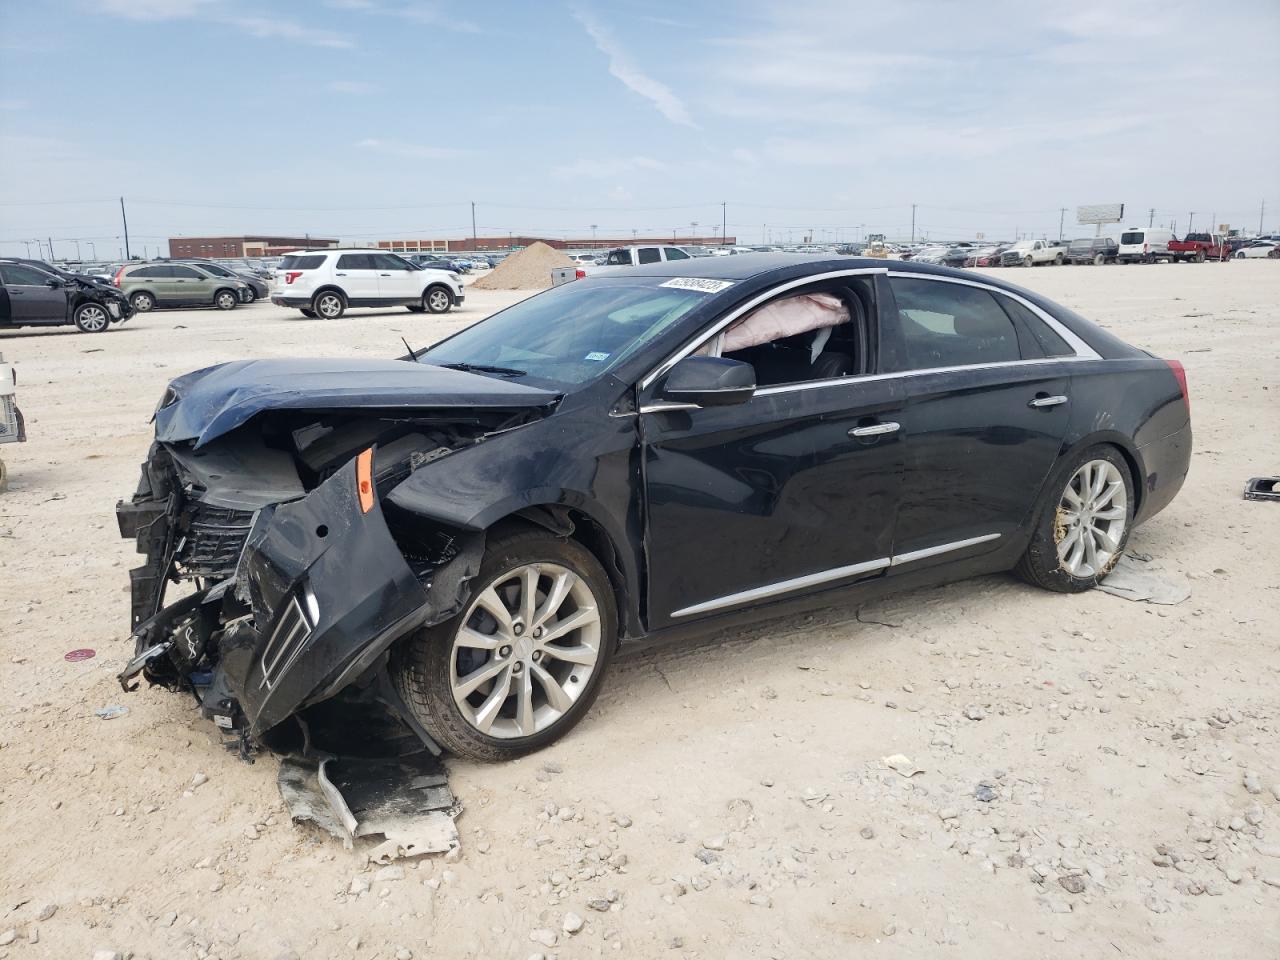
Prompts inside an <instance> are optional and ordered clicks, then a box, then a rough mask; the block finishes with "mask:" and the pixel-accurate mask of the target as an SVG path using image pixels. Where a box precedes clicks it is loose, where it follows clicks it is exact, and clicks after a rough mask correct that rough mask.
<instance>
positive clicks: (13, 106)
mask: <svg viewBox="0 0 1280 960" xmlns="http://www.w3.org/2000/svg"><path fill="white" fill-rule="evenodd" d="M29 106H31V104H30V103H29V102H28V101H26V100H0V110H25V109H27V107H29Z"/></svg>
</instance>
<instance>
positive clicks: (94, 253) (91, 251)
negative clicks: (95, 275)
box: [89, 240, 98, 260]
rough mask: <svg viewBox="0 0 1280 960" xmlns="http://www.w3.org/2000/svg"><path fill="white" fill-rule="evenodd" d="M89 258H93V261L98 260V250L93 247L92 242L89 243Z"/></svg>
mask: <svg viewBox="0 0 1280 960" xmlns="http://www.w3.org/2000/svg"><path fill="white" fill-rule="evenodd" d="M89 256H91V257H93V259H95V260H97V259H98V248H97V247H95V246H94V245H93V241H92V240H90V241H89Z"/></svg>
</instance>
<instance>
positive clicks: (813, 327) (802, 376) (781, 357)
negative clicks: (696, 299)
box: [700, 278, 869, 387]
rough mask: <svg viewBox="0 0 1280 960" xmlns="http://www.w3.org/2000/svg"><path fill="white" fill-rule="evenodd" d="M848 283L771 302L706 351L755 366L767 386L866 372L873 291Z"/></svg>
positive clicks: (760, 382)
mask: <svg viewBox="0 0 1280 960" xmlns="http://www.w3.org/2000/svg"><path fill="white" fill-rule="evenodd" d="M846 284H847V285H843V286H833V285H830V284H825V285H821V286H816V287H811V288H809V289H807V290H803V291H797V292H795V293H788V294H786V295H784V296H780V297H778V298H777V299H774V300H771V301H769V302H768V303H766V304H764V305H763V306H761V307H757V308H756V309H754V310H752V311H751V312H750V313H747V314H745V315H744V316H742V317H740V318H739V319H737V320H735V321H734V322H733V323H731V324H730V325H729V326H728V327H727V328H725V330H724V331H723V332H722V333H720V334H719V335H718V336H717V337H716V338H714V339H713V340H712V341H711V342H710V343H709V344H708V345H707V346H706V347H704V351H705V352H712V353H715V352H718V353H719V355H720V356H722V357H727V358H729V359H731V360H741V361H743V362H744V363H750V364H751V365H752V366H753V367H754V368H755V371H756V383H757V384H758V385H760V386H762V387H768V386H780V385H783V384H790V383H805V382H810V381H815V380H834V379H838V378H840V377H848V376H854V375H856V374H858V373H861V372H863V369H864V366H865V358H866V356H867V355H868V350H867V348H866V346H865V345H866V343H867V340H866V316H867V313H868V311H867V306H866V304H867V302H869V301H866V300H864V296H865V295H866V293H867V287H866V286H865V285H864V282H863V281H861V280H859V279H856V278H850V279H849V280H847V281H846ZM855 288H857V289H856V290H855ZM704 351H700V352H704Z"/></svg>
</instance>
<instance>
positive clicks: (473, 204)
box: [471, 200, 476, 250]
mask: <svg viewBox="0 0 1280 960" xmlns="http://www.w3.org/2000/svg"><path fill="white" fill-rule="evenodd" d="M475 248H476V202H475V201H474V200H472V201H471V249H472V250H474V249H475Z"/></svg>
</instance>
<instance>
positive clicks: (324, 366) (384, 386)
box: [155, 357, 559, 446]
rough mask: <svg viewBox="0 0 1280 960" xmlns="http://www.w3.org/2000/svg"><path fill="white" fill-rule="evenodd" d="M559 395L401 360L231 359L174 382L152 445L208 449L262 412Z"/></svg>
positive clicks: (513, 402) (467, 404) (516, 401)
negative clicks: (190, 442)
mask: <svg viewBox="0 0 1280 960" xmlns="http://www.w3.org/2000/svg"><path fill="white" fill-rule="evenodd" d="M557 399H559V394H556V393H553V392H551V391H549V390H542V389H539V388H537V387H529V386H525V385H523V384H519V383H512V382H511V381H508V380H499V379H496V378H494V377H486V376H482V375H480V374H478V373H467V372H465V371H462V370H450V369H448V368H446V367H437V366H433V365H431V364H426V363H413V362H410V361H405V360H357V359H352V358H347V357H336V358H333V359H284V360H236V361H232V362H231V363H222V364H218V365H217V366H214V367H206V368H204V369H203V370H196V371H194V372H193V373H188V374H185V375H184V376H181V377H178V378H177V379H176V380H173V381H172V382H171V383H170V384H169V389H168V390H167V391H166V392H165V397H164V400H163V401H162V406H161V408H160V409H158V410H157V411H156V415H155V421H156V439H157V440H161V441H166V442H175V441H179V440H195V441H196V446H201V445H203V444H205V443H208V442H209V441H210V440H212V439H214V438H215V437H219V436H222V435H223V434H224V433H228V432H230V431H231V430H234V429H235V428H236V427H239V426H241V425H242V424H244V423H246V422H247V421H248V420H249V419H251V418H252V417H253V416H255V415H256V414H258V413H261V412H262V411H264V410H285V409H293V410H347V409H350V410H375V409H381V410H414V409H421V408H428V407H430V408H436V409H440V408H445V409H447V408H463V409H475V408H488V409H492V408H517V409H520V408H530V407H542V406H546V405H548V404H551V403H554V402H555V401H556V400H557Z"/></svg>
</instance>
